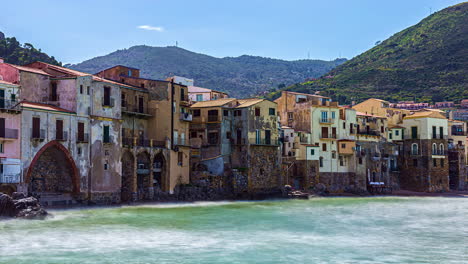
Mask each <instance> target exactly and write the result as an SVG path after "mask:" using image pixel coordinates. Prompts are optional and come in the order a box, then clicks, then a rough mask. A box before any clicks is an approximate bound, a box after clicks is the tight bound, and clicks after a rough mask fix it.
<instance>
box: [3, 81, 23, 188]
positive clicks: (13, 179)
mask: <svg viewBox="0 0 468 264" xmlns="http://www.w3.org/2000/svg"><path fill="white" fill-rule="evenodd" d="M0 77H2V75H1V73H0ZM19 93H20V86H19V85H17V84H14V83H12V82H7V81H4V80H3V78H0V192H3V193H6V194H12V193H13V192H15V191H18V190H21V188H19V186H18V185H19V184H21V183H22V182H23V180H22V175H23V173H22V167H21V151H20V150H21V137H20V135H21V107H20V105H19V101H18V98H19Z"/></svg>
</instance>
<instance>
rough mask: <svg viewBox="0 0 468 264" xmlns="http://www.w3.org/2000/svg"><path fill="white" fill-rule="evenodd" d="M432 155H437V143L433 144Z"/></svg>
mask: <svg viewBox="0 0 468 264" xmlns="http://www.w3.org/2000/svg"><path fill="white" fill-rule="evenodd" d="M432 155H437V145H436V143H434V144H432Z"/></svg>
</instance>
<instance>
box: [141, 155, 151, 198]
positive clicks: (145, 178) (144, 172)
mask: <svg viewBox="0 0 468 264" xmlns="http://www.w3.org/2000/svg"><path fill="white" fill-rule="evenodd" d="M150 164H151V159H150V155H149V154H148V153H147V152H146V151H145V152H140V153H138V155H137V188H138V199H139V200H143V199H147V198H148V196H149V189H148V188H149V187H152V186H153V184H152V182H151V177H150V175H151V171H150V168H151V166H150Z"/></svg>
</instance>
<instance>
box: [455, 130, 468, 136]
mask: <svg viewBox="0 0 468 264" xmlns="http://www.w3.org/2000/svg"><path fill="white" fill-rule="evenodd" d="M452 136H466V132H465V131H452Z"/></svg>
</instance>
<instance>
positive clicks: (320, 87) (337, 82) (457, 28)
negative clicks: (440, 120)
mask: <svg viewBox="0 0 468 264" xmlns="http://www.w3.org/2000/svg"><path fill="white" fill-rule="evenodd" d="M285 89H287V90H292V91H296V92H306V93H311V92H312V93H313V92H315V91H321V94H323V95H329V96H332V97H333V98H334V99H335V100H339V101H340V102H341V103H349V102H351V101H353V100H356V101H360V100H362V99H366V98H370V97H377V98H382V99H386V100H391V101H399V100H414V99H415V100H416V101H442V100H455V101H458V100H460V99H463V98H468V2H465V3H462V4H458V5H455V6H452V7H449V8H446V9H444V10H441V11H439V12H436V13H434V14H432V15H430V16H429V17H427V18H425V19H423V20H422V21H421V22H420V23H418V24H417V25H415V26H412V27H410V28H407V29H405V30H403V31H401V32H399V33H397V34H395V35H393V36H392V37H390V38H389V39H387V40H385V41H383V42H381V43H380V44H379V45H376V46H375V47H374V48H372V49H370V50H369V51H367V52H365V53H363V54H361V55H359V56H357V57H355V58H353V59H351V60H349V61H347V62H346V63H344V64H342V65H340V66H338V67H336V68H335V69H333V70H332V71H330V72H329V73H328V74H326V75H324V76H322V77H321V78H319V79H318V80H315V81H310V82H305V83H299V84H295V85H292V86H290V87H287V88H285ZM279 93H280V92H279V91H278V92H274V93H271V94H270V95H269V97H271V98H275V97H277V96H279Z"/></svg>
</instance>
